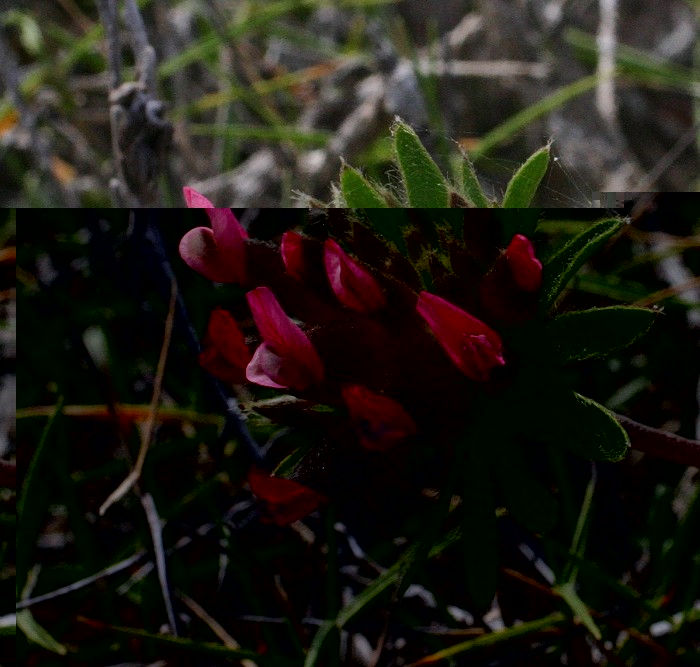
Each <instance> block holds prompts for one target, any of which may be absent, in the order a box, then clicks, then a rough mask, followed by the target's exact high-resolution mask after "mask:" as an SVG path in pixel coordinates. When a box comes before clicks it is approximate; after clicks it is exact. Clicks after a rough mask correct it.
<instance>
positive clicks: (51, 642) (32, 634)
mask: <svg viewBox="0 0 700 667" xmlns="http://www.w3.org/2000/svg"><path fill="white" fill-rule="evenodd" d="M17 627H18V628H19V629H20V630H21V631H22V632H23V633H24V635H25V637H27V639H29V640H30V641H32V642H34V643H35V644H38V645H39V646H41V647H42V648H45V649H47V650H48V651H51V652H52V653H58V654H59V655H65V654H66V653H67V652H68V651H67V649H66V647H65V646H63V644H60V643H59V642H57V641H56V640H55V639H54V638H53V637H52V636H51V634H50V633H49V632H48V631H47V630H46V628H44V627H43V626H42V625H41V624H40V623H39V622H38V621H37V620H36V619H35V618H34V615H33V614H32V612H31V611H30V610H29V609H22V611H19V612H17Z"/></svg>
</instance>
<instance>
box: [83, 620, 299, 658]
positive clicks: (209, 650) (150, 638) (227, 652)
mask: <svg viewBox="0 0 700 667" xmlns="http://www.w3.org/2000/svg"><path fill="white" fill-rule="evenodd" d="M76 620H77V621H78V622H79V623H83V624H85V625H89V626H90V627H92V628H95V629H96V630H103V631H107V632H114V633H117V634H123V635H127V636H129V637H137V638H140V639H142V640H144V641H146V642H153V643H154V644H156V645H158V644H161V645H163V646H170V647H173V648H176V649H178V650H182V651H188V652H191V653H199V654H202V655H210V656H220V657H221V658H224V659H230V660H234V659H239V660H241V659H246V658H247V659H249V660H255V662H257V663H258V664H260V665H270V666H271V667H282V666H285V667H286V666H289V667H292V666H294V667H298V665H299V663H298V661H296V660H291V659H289V658H284V657H282V656H279V655H273V654H265V655H262V654H260V653H255V652H254V651H247V650H244V649H232V648H229V647H228V646H224V645H223V644H214V643H212V642H197V641H193V640H192V639H183V638H182V637H172V636H170V635H160V634H153V633H151V632H146V631H145V630H141V629H140V628H129V627H124V626H119V625H109V624H108V623H103V622H102V621H98V620H95V619H91V618H86V617H84V616H78V617H77V619H76Z"/></svg>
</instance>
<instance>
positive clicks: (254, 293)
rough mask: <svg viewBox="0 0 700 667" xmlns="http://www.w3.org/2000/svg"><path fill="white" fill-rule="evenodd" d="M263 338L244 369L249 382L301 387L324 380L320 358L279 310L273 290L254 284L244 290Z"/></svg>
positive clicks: (270, 385) (308, 341) (300, 332)
mask: <svg viewBox="0 0 700 667" xmlns="http://www.w3.org/2000/svg"><path fill="white" fill-rule="evenodd" d="M246 299H247V300H248V305H249V306H250V310H251V312H252V313H253V319H254V320H255V324H256V325H257V327H258V329H259V331H260V334H261V335H262V337H263V340H264V342H263V343H262V344H261V345H260V346H259V347H258V349H257V350H256V351H255V354H254V355H253V359H252V360H251V362H250V364H248V368H247V369H246V377H247V378H248V380H250V381H251V382H255V383H256V384H261V385H263V386H266V387H277V388H280V389H281V388H287V387H292V388H294V389H299V390H304V389H306V388H307V387H309V386H311V385H314V384H319V383H320V382H322V381H323V377H324V371H323V362H322V361H321V358H320V357H319V356H318V352H316V349H315V348H314V346H313V345H312V343H311V341H310V340H309V339H308V337H307V335H306V334H305V333H304V332H303V331H302V330H301V329H300V328H299V327H298V326H297V325H296V324H294V323H293V322H292V321H291V320H290V319H289V317H287V315H286V314H285V312H284V310H282V306H280V304H279V303H278V301H277V299H276V298H275V296H274V294H273V293H272V291H271V290H270V289H269V288H267V287H257V288H256V289H254V290H251V291H250V292H248V294H246Z"/></svg>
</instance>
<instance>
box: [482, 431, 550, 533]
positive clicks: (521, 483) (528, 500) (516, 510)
mask: <svg viewBox="0 0 700 667" xmlns="http://www.w3.org/2000/svg"><path fill="white" fill-rule="evenodd" d="M491 456H492V458H493V460H494V464H495V465H494V470H495V473H496V479H497V480H498V484H499V487H500V489H501V493H502V494H503V499H504V501H505V504H506V507H507V508H508V512H509V513H510V514H511V515H512V516H513V518H514V519H515V520H516V521H517V522H518V523H519V524H521V525H522V526H524V527H525V528H526V529H527V530H530V531H532V532H533V533H545V532H547V531H548V530H549V529H550V528H551V527H552V526H553V525H554V523H555V521H556V518H557V503H556V501H555V500H554V497H553V496H552V494H551V493H550V492H549V491H548V490H547V489H545V488H544V487H543V486H542V485H541V484H540V483H539V482H538V481H536V480H535V479H534V478H533V477H532V476H531V474H530V472H529V470H528V465H527V462H526V460H525V457H524V456H523V451H522V447H521V446H520V445H519V444H517V443H515V442H513V441H512V440H511V439H509V438H504V439H503V440H501V441H500V442H499V443H498V446H496V447H493V448H492V450H491Z"/></svg>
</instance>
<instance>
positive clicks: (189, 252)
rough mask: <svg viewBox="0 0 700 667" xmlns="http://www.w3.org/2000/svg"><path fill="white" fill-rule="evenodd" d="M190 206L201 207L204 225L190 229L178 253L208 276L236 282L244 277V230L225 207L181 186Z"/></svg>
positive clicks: (187, 262)
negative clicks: (205, 219) (206, 220)
mask: <svg viewBox="0 0 700 667" xmlns="http://www.w3.org/2000/svg"><path fill="white" fill-rule="evenodd" d="M184 193H185V200H186V201H187V205H188V207H190V208H205V209H206V210H207V215H208V216H209V220H210V221H211V229H209V228H208V227H196V228H195V229H191V230H190V231H189V232H187V234H185V235H184V236H183V237H182V240H181V241H180V257H182V259H183V260H184V261H185V263H186V264H187V265H188V266H189V267H190V268H192V269H194V270H195V271H197V272H198V273H201V274H202V275H203V276H204V277H205V278H208V279H209V280H215V281H216V282H219V283H240V282H243V281H244V279H245V239H247V238H248V234H247V232H246V231H245V229H243V227H242V226H241V224H240V223H239V222H238V220H236V217H235V216H234V215H233V213H232V212H231V209H229V208H214V206H213V204H212V203H211V202H210V201H209V200H208V199H207V198H206V197H204V196H203V195H201V194H199V192H197V191H196V190H194V189H192V188H187V187H186V188H184Z"/></svg>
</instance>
